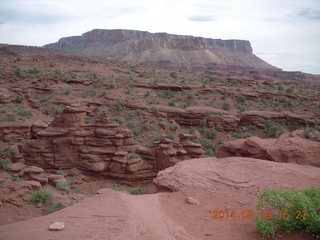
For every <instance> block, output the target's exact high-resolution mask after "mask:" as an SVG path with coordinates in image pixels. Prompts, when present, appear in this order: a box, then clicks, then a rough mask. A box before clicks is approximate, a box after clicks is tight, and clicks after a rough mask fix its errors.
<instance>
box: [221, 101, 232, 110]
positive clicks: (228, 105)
mask: <svg viewBox="0 0 320 240" xmlns="http://www.w3.org/2000/svg"><path fill="white" fill-rule="evenodd" d="M222 109H223V110H226V111H228V110H230V104H229V103H227V102H224V103H223V104H222Z"/></svg>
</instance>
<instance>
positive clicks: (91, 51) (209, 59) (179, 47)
mask: <svg viewBox="0 0 320 240" xmlns="http://www.w3.org/2000/svg"><path fill="white" fill-rule="evenodd" d="M44 47H45V48H53V49H58V50H63V51H67V52H72V53H80V54H86V55H89V56H91V57H98V58H102V59H111V60H120V61H127V62H128V63H130V64H141V65H149V66H155V67H167V66H168V67H176V68H180V69H182V70H225V69H226V67H227V68H228V69H229V68H230V67H232V69H238V68H240V69H242V68H245V69H247V70H248V69H261V70H280V69H278V68H276V67H273V66H271V65H270V64H268V63H266V62H265V61H263V60H262V59H260V58H258V57H257V56H255V55H254V54H253V53H252V47H251V44H250V42H249V41H245V40H221V39H211V38H202V37H193V36H183V35H174V34H168V33H150V32H146V31H135V30H121V29H116V30H103V29H95V30H92V31H89V32H86V33H84V34H82V36H73V37H65V38H61V39H60V40H59V41H58V42H57V43H52V44H47V45H45V46H44Z"/></svg>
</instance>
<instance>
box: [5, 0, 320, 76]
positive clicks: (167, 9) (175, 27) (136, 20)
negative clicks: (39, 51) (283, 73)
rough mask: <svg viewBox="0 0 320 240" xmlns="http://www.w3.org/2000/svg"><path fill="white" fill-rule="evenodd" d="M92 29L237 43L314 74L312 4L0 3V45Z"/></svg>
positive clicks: (316, 33) (319, 45)
mask: <svg viewBox="0 0 320 240" xmlns="http://www.w3.org/2000/svg"><path fill="white" fill-rule="evenodd" d="M96 28H100V29H120V28H121V29H131V30H143V31H149V32H168V33H175V34H185V35H194V36H201V37H210V38H220V39H245V40H249V41H250V42H251V44H252V47H253V51H254V53H255V54H256V55H257V56H259V57H261V58H262V59H264V60H265V61H267V62H269V63H270V64H272V65H274V66H277V67H280V68H282V69H284V70H287V71H303V72H308V73H318V74H320V0H114V1H111V0H0V43H9V44H21V45H32V46H42V45H44V44H47V43H52V42H56V41H58V40H59V39H60V38H61V37H66V36H74V35H81V34H82V33H84V32H87V31H90V30H92V29H96Z"/></svg>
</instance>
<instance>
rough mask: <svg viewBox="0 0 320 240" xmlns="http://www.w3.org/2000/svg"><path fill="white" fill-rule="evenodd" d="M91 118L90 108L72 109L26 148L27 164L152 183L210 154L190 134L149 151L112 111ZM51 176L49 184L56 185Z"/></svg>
mask: <svg viewBox="0 0 320 240" xmlns="http://www.w3.org/2000/svg"><path fill="white" fill-rule="evenodd" d="M86 116H87V109H86V108H85V107H82V106H68V107H66V109H65V110H64V112H63V113H62V114H61V115H60V116H58V117H56V118H55V119H54V120H53V121H52V123H51V124H50V126H49V127H48V128H45V129H43V130H41V131H39V132H38V133H37V136H36V139H35V140H31V141H29V142H28V143H27V146H26V147H24V148H22V152H23V156H24V159H25V162H26V164H29V165H32V166H39V167H42V168H44V169H71V168H73V167H76V168H79V169H81V170H85V171H94V172H99V173H103V174H106V175H108V176H111V177H114V178H121V179H140V178H141V179H146V178H152V177H154V176H155V175H156V173H157V171H158V170H161V169H163V168H165V167H168V166H172V165H174V164H175V163H176V162H179V161H181V160H185V159H189V158H192V157H202V156H203V153H204V152H203V150H202V148H201V145H199V144H195V143H193V142H191V141H190V140H188V136H185V135H183V136H182V135H181V142H174V141H171V140H168V139H161V141H160V142H159V143H155V144H154V146H152V147H150V148H143V147H141V146H139V145H138V144H137V142H136V141H135V140H134V139H133V135H132V132H131V131H130V130H128V129H124V128H121V127H119V124H117V123H115V122H112V121H111V120H110V118H109V117H108V116H107V114H106V112H103V113H102V114H100V115H99V116H97V117H96V119H95V121H93V122H91V123H85V121H84V119H85V118H86ZM134 153H135V154H134ZM136 154H141V156H140V157H139V155H138V156H136ZM51 178H52V177H51ZM51 178H49V181H54V180H53V179H51ZM46 181H48V180H46Z"/></svg>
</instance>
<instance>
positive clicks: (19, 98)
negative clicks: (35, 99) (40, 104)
mask: <svg viewBox="0 0 320 240" xmlns="http://www.w3.org/2000/svg"><path fill="white" fill-rule="evenodd" d="M23 99H24V97H23V96H21V95H16V96H14V101H15V102H16V103H22V101H23Z"/></svg>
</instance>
